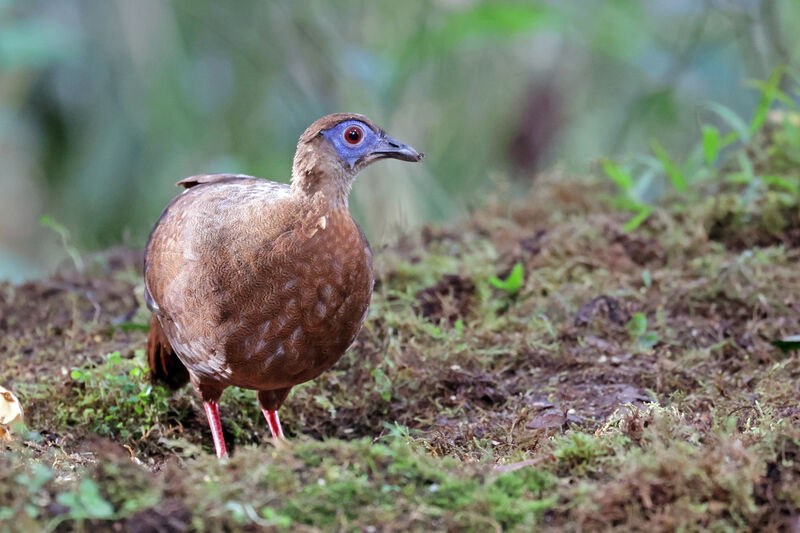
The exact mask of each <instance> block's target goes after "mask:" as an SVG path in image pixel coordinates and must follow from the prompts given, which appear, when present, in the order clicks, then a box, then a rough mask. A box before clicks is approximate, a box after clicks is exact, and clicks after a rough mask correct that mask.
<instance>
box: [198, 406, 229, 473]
mask: <svg viewBox="0 0 800 533" xmlns="http://www.w3.org/2000/svg"><path fill="white" fill-rule="evenodd" d="M203 407H205V409H206V416H207V417H208V425H209V427H210V428H211V436H212V437H214V448H215V449H216V450H217V457H218V458H220V459H222V458H223V457H227V456H228V452H227V450H225V437H223V436H222V422H220V420H219V404H218V403H217V402H203Z"/></svg>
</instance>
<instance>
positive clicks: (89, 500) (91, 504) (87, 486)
mask: <svg viewBox="0 0 800 533" xmlns="http://www.w3.org/2000/svg"><path fill="white" fill-rule="evenodd" d="M79 490H80V495H79V500H80V503H81V505H82V506H83V508H84V509H85V511H86V516H88V517H89V518H111V516H112V515H113V514H114V507H112V505H111V504H110V503H108V502H107V501H106V500H105V499H104V498H103V497H102V496H100V491H99V490H98V489H97V484H95V482H94V481H92V480H91V479H83V480H81V484H80V487H79Z"/></svg>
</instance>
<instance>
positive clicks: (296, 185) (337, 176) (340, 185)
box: [291, 165, 353, 210]
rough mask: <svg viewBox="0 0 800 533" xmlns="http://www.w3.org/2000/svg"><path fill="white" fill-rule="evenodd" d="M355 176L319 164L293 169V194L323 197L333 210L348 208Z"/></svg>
mask: <svg viewBox="0 0 800 533" xmlns="http://www.w3.org/2000/svg"><path fill="white" fill-rule="evenodd" d="M352 184H353V176H351V175H350V174H349V173H347V172H344V171H341V170H334V169H322V168H319V166H308V167H303V166H300V167H299V168H298V165H295V167H294V168H293V169H292V185H291V191H292V194H293V195H294V196H295V197H297V198H308V199H311V198H316V199H317V200H319V199H322V200H323V201H325V202H326V203H329V204H330V208H331V209H332V210H339V209H347V207H348V198H349V196H350V188H351V186H352Z"/></svg>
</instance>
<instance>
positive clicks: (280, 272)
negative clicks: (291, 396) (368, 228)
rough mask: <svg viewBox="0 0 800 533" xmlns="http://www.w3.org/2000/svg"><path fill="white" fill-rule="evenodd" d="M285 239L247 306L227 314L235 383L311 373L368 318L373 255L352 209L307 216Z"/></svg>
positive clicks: (252, 384)
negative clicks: (351, 213) (228, 316)
mask: <svg viewBox="0 0 800 533" xmlns="http://www.w3.org/2000/svg"><path fill="white" fill-rule="evenodd" d="M282 239H283V240H282V241H281V242H280V243H277V246H278V247H279V252H276V251H275V250H273V251H271V252H269V253H270V254H271V256H270V258H269V260H266V261H264V264H265V265H268V270H266V271H263V272H261V273H259V276H258V277H259V279H258V280H257V282H256V283H254V290H252V291H250V294H249V297H248V298H249V301H248V304H247V305H243V306H240V308H239V309H240V311H239V312H237V313H233V314H232V315H231V316H230V318H229V319H228V320H227V327H228V328H229V330H228V331H227V332H226V333H227V335H226V337H227V340H226V342H225V358H226V362H227V366H228V368H229V369H230V376H231V384H234V385H238V386H242V387H249V388H254V389H260V390H266V389H271V388H279V387H285V386H292V385H295V384H298V383H301V382H303V381H306V380H308V379H312V378H314V377H316V376H317V375H319V374H320V373H321V372H323V371H324V370H326V369H327V368H329V367H330V366H331V365H333V363H335V362H336V361H337V360H338V359H339V358H340V357H341V356H342V354H344V352H345V351H346V350H347V348H348V347H349V346H350V344H352V342H353V340H354V339H355V337H356V335H357V334H358V331H359V330H360V328H361V324H362V323H363V321H364V318H365V317H366V313H367V310H368V307H369V301H370V298H371V295H372V286H373V271H372V253H371V251H370V249H369V245H368V243H367V241H366V239H365V238H364V236H363V234H362V233H361V231H360V229H359V228H358V226H357V225H356V224H355V222H354V221H353V220H352V218H351V217H350V215H349V213H347V212H346V211H344V212H340V211H339V212H333V213H326V214H320V215H313V216H310V217H307V218H306V220H305V221H304V222H303V224H301V225H298V226H297V227H296V228H295V229H294V230H293V231H292V232H289V233H287V234H286V235H284V236H282ZM278 253H279V255H280V256H277V255H276V254H278Z"/></svg>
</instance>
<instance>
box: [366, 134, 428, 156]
mask: <svg viewBox="0 0 800 533" xmlns="http://www.w3.org/2000/svg"><path fill="white" fill-rule="evenodd" d="M424 155H425V154H423V153H421V152H417V151H416V150H414V149H413V148H411V147H410V146H408V145H407V144H403V143H401V142H400V141H398V140H396V139H393V138H391V137H389V136H388V135H386V134H383V135H382V136H381V140H380V141H378V144H377V145H376V146H375V149H374V150H372V156H373V158H374V159H384V158H392V159H400V160H401V161H411V162H412V163H416V162H417V161H421V160H422V158H423V156H424Z"/></svg>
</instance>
